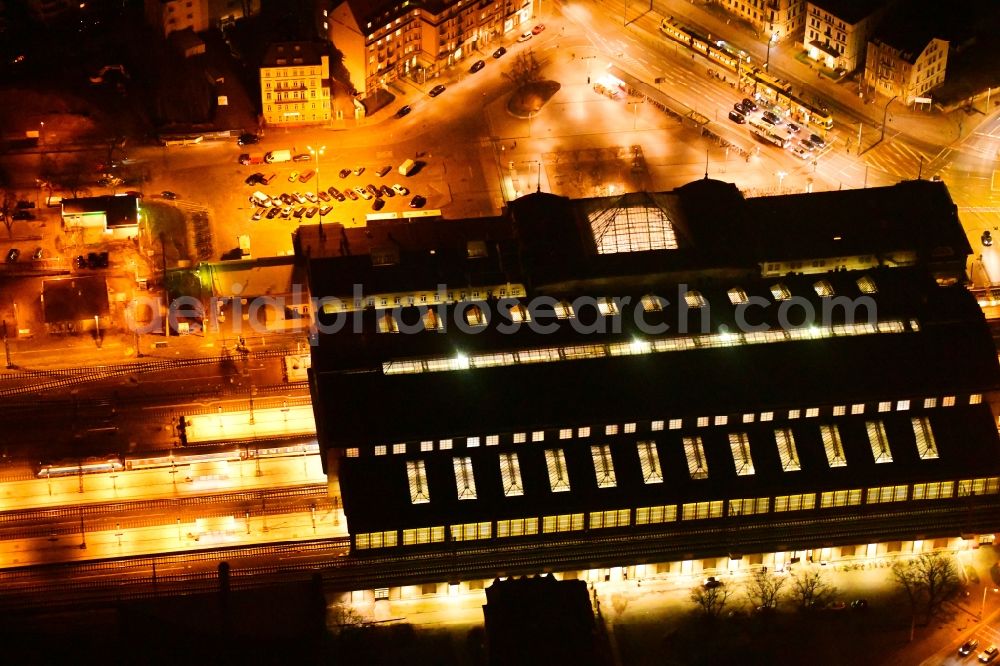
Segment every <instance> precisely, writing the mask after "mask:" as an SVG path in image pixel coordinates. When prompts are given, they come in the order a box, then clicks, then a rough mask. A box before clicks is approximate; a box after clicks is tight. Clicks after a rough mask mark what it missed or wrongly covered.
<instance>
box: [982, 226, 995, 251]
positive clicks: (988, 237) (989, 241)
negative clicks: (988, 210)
mask: <svg viewBox="0 0 1000 666" xmlns="http://www.w3.org/2000/svg"><path fill="white" fill-rule="evenodd" d="M979 240H981V241H982V242H983V245H984V246H985V247H990V246H991V245H993V234H991V233H990V230H989V229H987V230H986V231H984V232H983V235H982V236H980V237H979Z"/></svg>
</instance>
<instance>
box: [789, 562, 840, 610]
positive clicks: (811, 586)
mask: <svg viewBox="0 0 1000 666" xmlns="http://www.w3.org/2000/svg"><path fill="white" fill-rule="evenodd" d="M836 595H837V588H836V587H835V586H833V585H830V584H829V583H827V582H826V579H825V578H824V577H823V572H822V571H820V570H819V569H806V570H804V571H799V572H798V573H796V574H794V575H793V576H792V588H791V590H789V596H790V597H791V599H792V601H793V602H794V603H795V605H796V606H798V607H799V609H800V610H809V609H811V608H822V607H823V606H826V605H827V604H828V603H830V601H832V600H833V598H834V597H835V596H836Z"/></svg>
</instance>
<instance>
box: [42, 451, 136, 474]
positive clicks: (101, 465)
mask: <svg viewBox="0 0 1000 666" xmlns="http://www.w3.org/2000/svg"><path fill="white" fill-rule="evenodd" d="M124 469H125V465H124V464H123V463H122V459H121V457H120V456H108V457H106V458H86V459H84V460H60V461H57V462H53V463H44V464H40V465H39V466H38V471H37V476H38V478H40V479H49V478H52V477H53V476H74V475H76V474H101V473H107V472H120V471H122V470H124Z"/></svg>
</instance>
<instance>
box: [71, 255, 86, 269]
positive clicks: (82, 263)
mask: <svg viewBox="0 0 1000 666" xmlns="http://www.w3.org/2000/svg"><path fill="white" fill-rule="evenodd" d="M73 266H74V267H76V268H86V267H87V260H86V259H85V258H84V256H83V255H82V254H81V255H79V256H77V258H76V259H74V260H73Z"/></svg>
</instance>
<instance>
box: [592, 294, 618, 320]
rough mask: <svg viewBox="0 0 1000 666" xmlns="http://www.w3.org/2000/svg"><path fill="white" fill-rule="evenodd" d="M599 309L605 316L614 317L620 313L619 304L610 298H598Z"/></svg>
mask: <svg viewBox="0 0 1000 666" xmlns="http://www.w3.org/2000/svg"><path fill="white" fill-rule="evenodd" d="M597 311H598V312H600V313H601V314H602V315H604V316H605V317H613V316H615V315H617V314H619V312H618V304H617V303H615V301H614V300H613V299H610V298H599V299H597Z"/></svg>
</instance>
